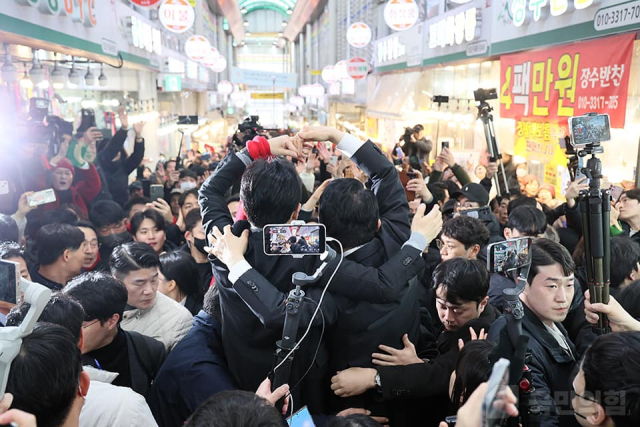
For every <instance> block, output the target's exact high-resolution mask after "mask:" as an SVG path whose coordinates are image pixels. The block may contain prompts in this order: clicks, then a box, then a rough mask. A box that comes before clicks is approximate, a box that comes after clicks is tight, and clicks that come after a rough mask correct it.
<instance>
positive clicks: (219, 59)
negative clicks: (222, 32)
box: [209, 54, 227, 73]
mask: <svg viewBox="0 0 640 427" xmlns="http://www.w3.org/2000/svg"><path fill="white" fill-rule="evenodd" d="M209 68H211V71H213V72H215V73H221V72H223V71H224V70H225V69H226V68H227V60H226V59H225V58H224V56H222V55H220V54H218V55H216V57H215V59H214V61H213V65H212V66H211V67H209Z"/></svg>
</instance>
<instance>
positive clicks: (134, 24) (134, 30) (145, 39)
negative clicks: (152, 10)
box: [129, 16, 162, 55]
mask: <svg viewBox="0 0 640 427" xmlns="http://www.w3.org/2000/svg"><path fill="white" fill-rule="evenodd" d="M129 23H130V24H131V44H133V45H134V46H135V47H137V48H138V49H143V50H146V51H147V52H149V53H156V54H158V55H162V33H161V32H160V30H159V29H157V28H155V27H153V26H151V25H149V24H148V23H146V22H145V21H143V20H141V19H139V18H137V17H135V16H130V17H129Z"/></svg>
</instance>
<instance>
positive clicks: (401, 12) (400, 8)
mask: <svg viewBox="0 0 640 427" xmlns="http://www.w3.org/2000/svg"><path fill="white" fill-rule="evenodd" d="M419 15H420V10H419V9H418V5H417V4H416V2H415V1H413V0H389V1H388V2H387V4H386V5H385V6H384V22H385V23H386V24H387V26H388V27H389V28H391V29H392V30H395V31H404V30H408V29H409V28H411V27H413V25H414V24H415V23H416V22H417V21H418V17H419Z"/></svg>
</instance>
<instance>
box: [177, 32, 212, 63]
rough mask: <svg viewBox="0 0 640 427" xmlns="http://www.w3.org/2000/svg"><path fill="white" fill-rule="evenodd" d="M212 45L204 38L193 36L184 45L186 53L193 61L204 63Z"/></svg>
mask: <svg viewBox="0 0 640 427" xmlns="http://www.w3.org/2000/svg"><path fill="white" fill-rule="evenodd" d="M210 47H211V44H210V43H209V40H207V39H206V38H205V37H203V36H198V35H196V36H191V37H189V38H188V39H187V41H186V42H185V43H184V53H186V54H187V57H189V59H191V60H193V61H202V60H203V59H204V57H205V56H206V55H207V53H208V52H209V48H210Z"/></svg>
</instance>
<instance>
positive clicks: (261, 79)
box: [231, 67, 298, 89]
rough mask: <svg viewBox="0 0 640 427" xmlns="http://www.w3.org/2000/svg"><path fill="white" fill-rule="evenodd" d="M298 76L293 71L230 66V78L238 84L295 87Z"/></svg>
mask: <svg viewBox="0 0 640 427" xmlns="http://www.w3.org/2000/svg"><path fill="white" fill-rule="evenodd" d="M297 79H298V76H297V74H295V73H291V74H289V73H271V72H269V71H258V70H249V69H244V68H238V67H231V80H233V81H234V82H236V83H238V84H246V85H251V86H260V87H265V86H266V87H273V86H275V87H288V88H292V89H295V88H296V82H297Z"/></svg>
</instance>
